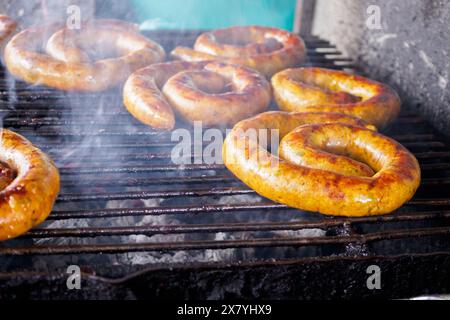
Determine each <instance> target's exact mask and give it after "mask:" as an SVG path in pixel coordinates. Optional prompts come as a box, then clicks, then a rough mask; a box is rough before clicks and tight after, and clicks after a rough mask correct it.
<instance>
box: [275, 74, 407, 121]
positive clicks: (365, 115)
mask: <svg viewBox="0 0 450 320" xmlns="http://www.w3.org/2000/svg"><path fill="white" fill-rule="evenodd" d="M272 86H273V90H274V96H275V100H276V101H277V104H278V106H279V107H280V109H281V110H284V111H291V112H292V111H296V112H339V113H345V114H349V115H352V116H356V117H358V118H361V119H363V120H365V121H366V122H368V123H370V124H373V125H375V126H376V127H377V128H383V127H385V126H387V125H389V124H390V123H391V122H392V121H394V120H395V118H396V117H397V116H398V114H399V112H400V105H401V102H400V98H399V97H398V95H397V93H396V92H395V91H394V90H392V89H391V88H390V87H389V86H387V85H384V84H381V83H379V82H376V81H373V80H369V79H366V78H363V77H361V76H357V75H352V74H348V73H345V72H343V71H336V70H329V69H322V68H298V69H287V70H284V71H281V72H279V73H277V74H276V75H274V76H273V78H272Z"/></svg>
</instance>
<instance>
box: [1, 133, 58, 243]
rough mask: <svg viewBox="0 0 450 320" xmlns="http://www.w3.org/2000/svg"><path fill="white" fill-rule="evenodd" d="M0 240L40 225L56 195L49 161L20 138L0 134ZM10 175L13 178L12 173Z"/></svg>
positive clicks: (55, 177) (55, 179)
mask: <svg viewBox="0 0 450 320" xmlns="http://www.w3.org/2000/svg"><path fill="white" fill-rule="evenodd" d="M0 140H1V144H0V162H1V164H2V165H1V166H2V172H5V171H9V173H7V174H3V175H2V177H1V178H0V187H1V189H0V240H7V239H11V238H14V237H17V236H19V235H21V234H23V233H25V232H27V231H28V230H30V229H31V228H32V227H34V226H36V225H38V224H40V223H41V222H43V221H44V220H45V219H46V218H47V217H48V215H49V214H50V212H51V210H52V207H53V204H54V202H55V199H56V196H57V194H58V192H59V188H60V182H59V173H58V170H57V169H56V167H55V165H54V164H53V161H52V160H51V159H50V158H49V157H48V156H47V155H45V154H44V153H43V152H42V151H40V150H39V149H37V148H36V147H35V146H33V145H32V144H31V143H30V142H29V141H28V140H26V139H25V138H24V137H22V136H20V135H18V134H16V133H14V132H11V131H9V130H6V129H3V130H1V131H0ZM12 172H14V174H13V173H12Z"/></svg>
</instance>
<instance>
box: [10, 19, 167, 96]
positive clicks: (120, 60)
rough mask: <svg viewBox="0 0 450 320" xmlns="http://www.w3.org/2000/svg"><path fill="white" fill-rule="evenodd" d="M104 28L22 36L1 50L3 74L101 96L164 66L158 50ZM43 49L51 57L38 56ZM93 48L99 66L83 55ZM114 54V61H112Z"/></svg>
mask: <svg viewBox="0 0 450 320" xmlns="http://www.w3.org/2000/svg"><path fill="white" fill-rule="evenodd" d="M106 24H107V25H106V26H102V24H101V22H99V23H98V24H92V23H91V24H86V25H84V26H83V28H81V29H80V30H69V29H61V28H60V27H59V26H50V27H49V26H44V27H38V28H31V29H27V30H24V31H22V32H20V33H19V34H17V35H16V36H15V37H13V39H12V40H11V41H10V42H9V43H8V45H7V47H6V49H5V60H6V65H7V67H8V70H9V71H10V72H11V73H12V74H13V75H14V76H16V77H17V78H19V79H22V80H24V81H26V82H29V83H32V84H42V85H46V86H49V87H53V88H57V89H61V90H68V91H103V90H106V89H108V88H112V87H116V86H118V85H120V84H122V83H124V82H125V80H126V79H127V78H128V76H129V75H130V74H131V73H132V72H133V71H135V70H137V69H139V68H142V67H144V66H147V65H150V64H152V63H157V62H161V61H163V60H164V57H165V53H164V50H163V49H162V47H161V46H160V45H158V44H156V43H155V42H153V41H151V40H149V39H147V38H145V37H144V36H141V35H139V34H138V33H136V32H132V31H129V30H123V29H122V27H120V26H113V27H108V25H109V24H111V22H106ZM123 28H125V26H123ZM130 30H132V28H130ZM49 35H52V36H51V39H50V40H49V39H48V36H49ZM48 41H49V42H50V43H47V42H48ZM45 47H47V51H48V53H49V54H50V55H48V54H43V53H40V51H41V50H42V49H43V48H45ZM98 48H102V50H101V52H95V50H93V51H94V54H97V55H98V53H100V55H99V57H98V60H97V59H95V60H91V58H90V57H89V54H86V51H85V50H90V49H98ZM117 53H118V54H119V57H116V58H111V56H116V55H117Z"/></svg>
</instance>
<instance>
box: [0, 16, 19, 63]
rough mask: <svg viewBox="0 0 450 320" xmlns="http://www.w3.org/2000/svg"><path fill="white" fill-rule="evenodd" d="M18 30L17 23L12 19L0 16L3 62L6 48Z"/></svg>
mask: <svg viewBox="0 0 450 320" xmlns="http://www.w3.org/2000/svg"><path fill="white" fill-rule="evenodd" d="M16 30H17V23H16V22H15V21H14V20H12V19H11V18H10V17H8V16H5V15H2V14H0V55H1V59H2V60H3V51H4V50H5V46H6V44H7V43H8V41H9V40H10V39H11V37H12V36H13V35H14V33H15V32H16Z"/></svg>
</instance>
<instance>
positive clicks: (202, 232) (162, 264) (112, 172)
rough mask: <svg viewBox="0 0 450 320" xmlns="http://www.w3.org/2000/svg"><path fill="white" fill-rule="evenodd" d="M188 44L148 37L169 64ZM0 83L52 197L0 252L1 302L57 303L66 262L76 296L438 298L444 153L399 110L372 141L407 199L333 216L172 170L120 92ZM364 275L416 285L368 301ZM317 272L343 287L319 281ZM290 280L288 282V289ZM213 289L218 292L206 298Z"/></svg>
mask: <svg viewBox="0 0 450 320" xmlns="http://www.w3.org/2000/svg"><path fill="white" fill-rule="evenodd" d="M197 34H198V33H197V32H173V31H166V32H157V33H156V32H152V33H149V36H150V37H151V38H153V39H154V40H156V41H158V42H159V43H161V44H163V45H164V47H165V48H166V50H167V51H168V52H169V50H171V49H172V48H173V47H174V46H175V45H187V46H191V45H192V44H193V42H194V40H195V38H196V36H197ZM306 43H307V47H308V62H307V65H313V66H320V67H327V68H336V69H346V70H353V66H352V64H351V61H350V60H349V59H346V58H342V56H341V54H340V52H339V51H337V50H336V49H335V47H333V46H332V45H330V44H329V43H328V42H327V41H324V40H321V39H318V38H314V37H312V38H308V39H306ZM5 73H6V72H5V71H2V72H1V78H2V80H0V113H1V118H2V119H3V126H4V127H5V128H10V129H11V130H14V131H16V132H18V133H20V134H22V135H24V136H26V137H27V138H28V139H30V140H31V141H33V142H34V143H35V144H36V145H37V146H39V147H40V148H41V149H43V150H44V151H46V152H47V153H48V154H50V155H51V156H52V157H53V159H54V160H55V162H56V163H57V165H58V167H59V168H60V172H61V176H62V190H61V194H60V196H59V198H58V200H57V204H56V206H55V209H54V212H53V213H52V214H51V216H50V217H49V219H48V221H47V222H45V223H44V224H43V225H42V226H40V227H38V228H36V229H34V230H32V231H31V232H29V233H28V234H26V235H24V236H23V237H21V238H20V239H16V240H12V241H8V242H4V243H1V244H0V261H1V263H0V288H2V290H0V297H2V294H3V295H4V296H5V297H6V296H7V295H9V294H13V296H18V297H20V296H21V295H20V294H18V291H17V290H15V289H17V288H21V289H24V288H28V289H27V290H29V292H36V293H34V294H35V295H36V296H45V297H54V296H55V295H56V296H59V297H61V296H64V295H69V296H70V294H73V293H69V292H68V291H67V289H66V288H65V287H64V284H65V280H64V279H65V275H64V272H65V268H67V266H69V265H71V264H77V265H80V266H81V267H82V270H84V271H85V273H86V274H85V278H84V279H85V281H86V285H87V286H88V287H89V288H90V289H89V290H84V291H83V293H82V295H83V297H88V296H89V295H90V294H92V295H97V296H98V295H102V296H105V295H107V296H109V295H111V296H115V297H117V296H122V297H129V296H130V295H131V296H133V297H135V296H149V295H151V296H164V295H166V294H167V295H168V296H170V294H176V295H181V296H183V297H233V296H247V297H286V296H290V297H307V298H308V297H331V296H332V295H333V294H335V295H336V296H337V297H352V296H353V295H355V296H358V297H361V296H365V295H368V296H380V295H384V296H402V295H405V294H411V295H412V294H414V292H416V293H417V294H423V293H426V292H428V291H429V292H434V293H437V292H438V291H442V290H450V280H449V275H448V272H447V273H445V272H444V271H443V270H448V268H449V266H450V264H449V253H450V242H449V241H448V240H449V235H450V197H449V191H450V186H449V185H450V148H449V145H448V143H447V141H445V140H444V139H443V138H442V137H441V136H439V134H438V133H436V132H435V131H434V130H433V129H432V127H430V126H429V125H428V124H427V123H425V122H424V121H423V119H422V118H421V117H419V116H417V115H415V114H412V113H409V112H408V111H404V112H403V113H402V115H401V116H400V118H399V119H398V121H397V122H396V123H395V124H394V125H393V126H392V127H391V128H390V129H389V130H388V131H386V132H385V133H386V134H387V135H389V136H391V137H393V138H395V139H396V140H398V141H399V142H401V143H402V144H403V145H405V146H406V147H407V148H409V149H410V150H411V151H412V152H413V153H414V154H415V155H416V157H417V158H418V160H419V162H420V164H421V168H422V174H423V180H422V185H421V187H420V189H419V191H418V192H417V194H416V196H415V197H414V199H412V200H411V201H410V202H408V203H406V204H405V205H404V206H403V207H402V208H400V209H399V210H398V212H396V213H395V214H393V215H389V216H383V217H367V218H359V219H347V218H332V217H325V216H322V215H319V214H315V213H307V212H301V211H299V210H294V209H290V208H287V207H286V206H283V205H279V204H275V203H272V202H270V201H268V200H266V199H262V198H260V197H259V196H258V195H257V194H256V193H255V192H254V191H253V190H250V189H249V188H247V187H246V186H245V185H243V184H242V183H241V182H239V181H238V180H236V179H235V178H234V177H233V176H232V175H231V174H230V173H229V172H228V171H227V170H226V169H225V168H224V166H222V165H216V164H215V165H206V164H187V165H183V166H178V165H174V164H172V163H171V158H170V156H171V149H172V147H173V146H174V145H175V144H176V142H173V141H171V135H170V133H160V132H155V131H152V130H151V129H149V128H148V127H146V126H144V125H141V124H140V123H138V122H137V121H136V120H135V119H133V118H132V117H131V116H130V115H129V114H128V112H127V111H126V110H125V109H124V107H123V106H122V102H121V96H120V92H119V91H120V90H116V92H108V93H105V94H102V95H97V94H67V93H64V92H60V91H55V90H52V89H48V88H42V87H30V86H28V85H27V84H24V83H22V82H18V81H14V80H12V79H9V78H8V77H7V75H6V74H5ZM404 109H406V108H405V106H404ZM1 118H0V119H1ZM193 160H198V158H196V159H193ZM193 163H195V162H193ZM373 263H377V264H379V265H381V266H384V267H385V269H386V270H390V273H387V275H388V276H386V277H385V279H393V280H392V281H399V279H400V278H401V276H400V275H399V274H398V273H400V272H405V273H407V277H409V276H411V277H413V276H414V274H415V273H418V275H417V276H418V277H420V276H421V277H422V280H420V281H422V282H423V283H424V284H423V285H422V286H421V285H420V284H419V282H417V283H416V285H414V287H413V288H412V287H411V286H410V285H409V283H408V282H405V280H402V281H403V283H396V284H395V285H397V286H400V287H401V288H403V289H401V290H400V289H397V291H392V292H389V293H388V292H387V291H386V290H387V289H386V290H382V291H379V292H369V291H368V290H367V289H366V288H365V277H367V275H366V274H365V272H364V270H365V268H366V267H367V266H368V265H370V264H373ZM171 268H177V269H178V271H177V272H172V271H170V270H172V269H171ZM389 268H391V269H392V268H394V269H392V270H391V269H389ZM358 270H359V271H358ZM423 270H425V272H433V275H430V277H432V276H435V277H438V279H433V278H427V277H426V276H424V273H422V272H424V271H423ZM437 270H439V271H437ZM136 272H137V273H136ZM329 272H333V273H334V275H335V276H336V277H342V279H347V280H342V279H341V281H343V283H341V282H339V281H337V280H336V279H335V280H332V282H329V278H327V276H325V274H328V273H329ZM358 272H359V273H358ZM386 272H388V271H386ZM443 272H444V273H443ZM355 273H356V274H355ZM296 277H297V278H296ZM298 277H301V279H299V278H298ZM113 278H114V279H116V280H111V279H113ZM61 279H63V280H61ZM258 279H259V280H258ZM262 279H263V280H262ZM293 279H297V280H298V281H300V280H301V281H300V283H297V284H293V283H289V282H292V281H297V280H293ZM358 279H359V280H360V282H357V281H359V280H358ZM402 279H403V278H402ZM411 279H414V278H411ZM200 280H202V281H204V283H203V284H202V285H200V284H199V281H200ZM244 280H245V281H244ZM310 280H311V282H310ZM240 281H241V282H242V281H243V282H245V283H247V284H245V285H241V286H240V285H239V284H236V282H237V283H240ZM258 281H259V282H258ZM261 281H262V282H261ZM264 281H265V282H264ZM305 281H308V282H306V283H305ZM333 281H334V282H333ZM386 281H387V280H386ZM411 281H412V280H411ZM414 281H416V280H415V279H414ZM430 281H434V282H439V283H437V284H433V286H431V285H432V283H433V282H430ZM200 282H201V281H200ZM400 282H401V281H400ZM422 282H420V283H422ZM230 283H232V285H230ZM233 283H234V284H233ZM248 283H250V284H248ZM252 283H253V284H252ZM261 283H264V284H261ZM320 283H321V284H320ZM425 283H428V284H429V285H428V286H426V284H425ZM144 284H145V285H144ZM247 286H248V287H247ZM252 286H253V287H252ZM255 286H256V287H258V288H259V289H255ZM298 286H299V287H298ZM317 286H320V288H318V287H317ZM327 286H328V287H329V288H332V287H333V288H334V291H331V289H330V291H327V290H326V289H325V288H326V287H327ZM389 286H394V283H391V284H387V285H386V288H389ZM162 287H165V288H166V290H165V291H164V290H161V288H162ZM217 287H222V289H223V292H222V291H221V292H220V293H217V292H216V293H213V292H215V291H214V290H217ZM305 287H308V288H309V289H305ZM400 287H399V288H400ZM42 288H52V289H49V290H44V291H40V290H41V289H42ZM105 288H106V289H105ZM130 288H131V289H130ZM182 288H186V289H185V290H182ZM250 288H252V289H250ZM314 288H316V289H315V291H314ZM345 288H346V290H344V289H345ZM391 288H393V287H391ZM396 288H397V287H396ZM343 290H344V291H343ZM364 290H365V291H364ZM402 290H403V291H402ZM149 291H151V292H152V293H151V294H149ZM237 291H238V292H239V293H237ZM20 292H22V293H21V294H24V293H23V292H25V290H20ZM38 292H39V293H38ZM330 292H334V293H330ZM361 292H364V293H362V294H361ZM29 295H30V296H33V293H29Z"/></svg>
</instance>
